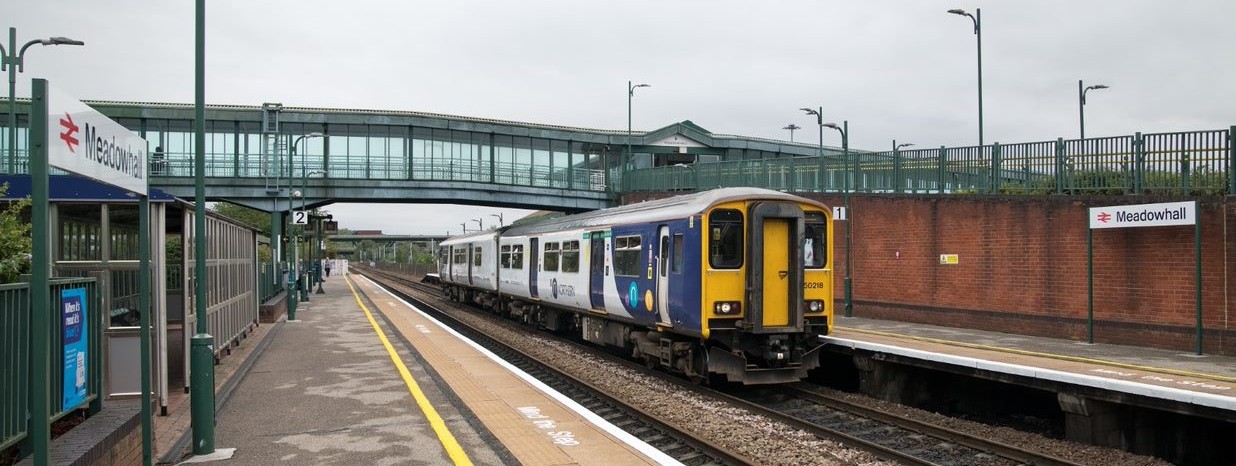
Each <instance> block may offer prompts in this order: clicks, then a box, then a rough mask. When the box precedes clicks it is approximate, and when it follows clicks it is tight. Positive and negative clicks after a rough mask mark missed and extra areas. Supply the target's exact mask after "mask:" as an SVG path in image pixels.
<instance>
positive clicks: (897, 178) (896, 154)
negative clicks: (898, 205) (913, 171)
mask: <svg viewBox="0 0 1236 466" xmlns="http://www.w3.org/2000/svg"><path fill="white" fill-rule="evenodd" d="M902 180H903V178H902V176H901V147H899V146H898V145H897V140H896V139H894V140H893V192H895V193H897V194H901V193H903V192H905V190H904V189H903V188H902V187H901V182H902Z"/></svg>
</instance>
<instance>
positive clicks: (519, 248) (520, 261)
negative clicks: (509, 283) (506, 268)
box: [511, 244, 524, 269]
mask: <svg viewBox="0 0 1236 466" xmlns="http://www.w3.org/2000/svg"><path fill="white" fill-rule="evenodd" d="M511 268H512V269H522V268H524V245H522V244H515V245H511Z"/></svg>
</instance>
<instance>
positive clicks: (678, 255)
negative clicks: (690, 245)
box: [670, 233, 683, 273]
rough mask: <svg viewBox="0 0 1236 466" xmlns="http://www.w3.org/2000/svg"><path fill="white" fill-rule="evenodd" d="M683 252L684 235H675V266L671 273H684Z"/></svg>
mask: <svg viewBox="0 0 1236 466" xmlns="http://www.w3.org/2000/svg"><path fill="white" fill-rule="evenodd" d="M682 252H683V244H682V234H681V233H679V234H676V235H674V257H673V264H674V265H673V268H671V269H670V271H671V272H674V273H682Z"/></svg>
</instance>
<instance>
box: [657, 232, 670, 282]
mask: <svg viewBox="0 0 1236 466" xmlns="http://www.w3.org/2000/svg"><path fill="white" fill-rule="evenodd" d="M669 245H670V239H669V237H668V236H662V237H661V257H660V259H661V260H660V262H661V263H660V264H658V265H657V267H658V268H660V269H661V276H662V277H665V276H668V275H669V259H670V258H669V256H670V250H669Z"/></svg>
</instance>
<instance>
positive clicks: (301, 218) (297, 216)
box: [292, 210, 309, 225]
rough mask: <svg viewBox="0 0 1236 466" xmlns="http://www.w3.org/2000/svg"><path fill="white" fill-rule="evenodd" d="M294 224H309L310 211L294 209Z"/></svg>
mask: <svg viewBox="0 0 1236 466" xmlns="http://www.w3.org/2000/svg"><path fill="white" fill-rule="evenodd" d="M292 224H293V225H308V224H309V211H307V210H293V211H292Z"/></svg>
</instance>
